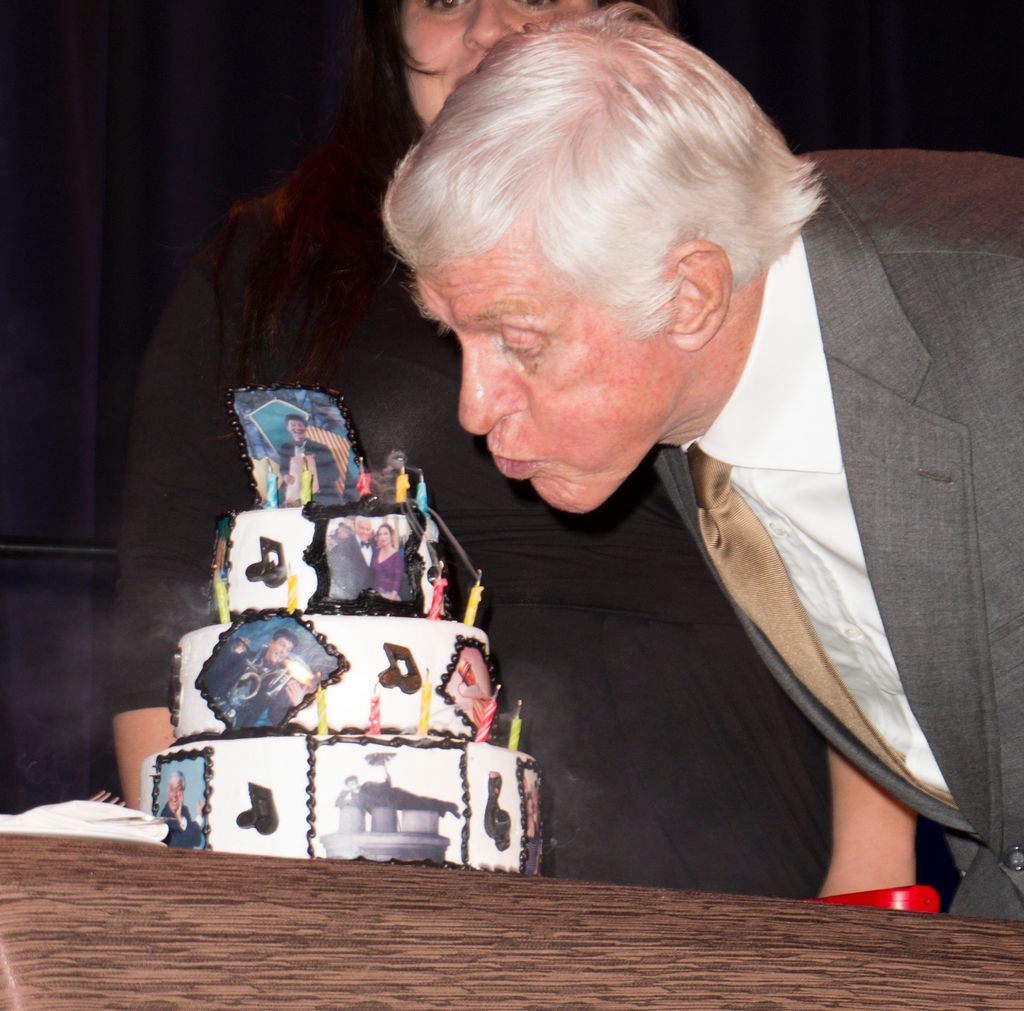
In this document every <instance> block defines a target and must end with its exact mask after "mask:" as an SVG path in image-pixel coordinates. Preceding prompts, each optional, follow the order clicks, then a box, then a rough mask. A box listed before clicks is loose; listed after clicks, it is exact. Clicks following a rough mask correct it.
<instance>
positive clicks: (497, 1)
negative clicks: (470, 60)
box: [465, 0, 530, 54]
mask: <svg viewBox="0 0 1024 1011" xmlns="http://www.w3.org/2000/svg"><path fill="white" fill-rule="evenodd" d="M529 20H530V18H529V16H528V15H526V14H523V13H520V12H518V11H516V10H515V8H514V7H513V5H512V4H510V3H509V2H508V0H479V2H478V3H477V6H476V10H475V11H474V12H473V15H472V17H471V18H470V19H469V23H468V24H467V25H466V33H465V40H466V45H467V46H471V47H473V48H475V49H479V50H480V52H481V54H484V53H486V52H488V51H489V50H490V48H491V46H493V45H494V44H495V43H496V42H497V41H498V40H499V39H503V38H504V37H505V36H506V35H510V34H511V33H512V32H518V31H522V28H523V25H524V24H526V22H527V21H529Z"/></svg>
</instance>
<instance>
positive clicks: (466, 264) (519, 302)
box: [418, 234, 685, 512]
mask: <svg viewBox="0 0 1024 1011" xmlns="http://www.w3.org/2000/svg"><path fill="white" fill-rule="evenodd" d="M550 273H551V272H550V270H549V269H548V268H547V267H546V265H545V264H544V262H543V259H542V257H541V256H540V255H539V254H538V253H537V252H536V251H535V250H534V249H533V248H532V246H531V244H529V243H527V242H525V241H523V240H520V239H518V238H517V237H515V235H514V234H513V235H511V236H509V237H507V238H506V239H505V240H504V241H503V242H502V243H500V244H499V245H498V246H497V247H496V248H495V249H493V250H491V251H490V252H489V253H487V254H486V255H484V256H481V257H478V258H475V259H470V260H465V261H462V262H460V263H457V264H456V265H455V266H454V267H452V268H451V269H450V270H447V271H443V272H440V273H439V275H438V276H429V277H421V278H420V279H419V280H418V287H419V292H420V296H421V299H422V301H423V302H424V304H425V306H426V308H427V309H428V310H429V311H430V313H431V314H432V315H434V316H435V317H436V318H437V319H439V320H440V321H441V322H442V323H444V324H446V325H447V326H449V327H450V328H451V329H452V330H453V331H454V332H455V334H456V335H457V336H458V339H459V342H460V344H461V345H462V390H461V395H460V399H459V420H460V422H461V423H462V426H463V428H465V429H467V430H468V431H470V432H472V433H474V434H476V435H486V436H487V445H488V448H489V449H490V451H491V454H492V455H493V457H494V462H495V465H496V466H497V467H498V469H499V470H500V471H501V472H502V473H503V474H504V475H505V476H506V477H510V478H517V479H521V480H529V481H530V482H531V483H532V484H533V486H534V488H536V490H537V492H538V493H539V494H540V496H541V497H542V498H543V499H545V500H546V501H547V502H549V503H550V504H551V505H553V506H555V507H556V508H558V509H564V510H566V511H568V512H587V511H589V510H591V509H594V508H596V507H597V506H598V505H600V504H601V503H602V502H603V501H604V500H605V499H606V498H608V496H609V495H611V494H612V492H614V491H615V489H616V488H618V486H619V485H620V484H621V483H622V482H623V481H624V480H625V479H626V477H627V476H628V475H629V474H630V473H631V472H632V471H633V470H634V468H635V467H636V466H637V464H639V463H640V461H641V460H642V459H643V457H644V456H645V455H646V454H647V452H648V451H649V450H650V449H651V447H652V446H654V445H655V444H657V443H659V442H663V441H665V442H672V441H675V442H682V441H684V439H683V438H682V437H679V433H680V431H681V429H680V413H681V412H680V408H679V404H680V402H681V401H682V400H683V399H684V394H685V390H684V378H685V377H684V369H683V366H684V364H685V362H684V358H685V356H684V355H682V354H681V353H680V352H679V349H678V347H677V346H676V345H675V343H674V342H673V340H672V338H671V337H670V336H669V335H667V334H656V335H654V336H652V337H649V338H646V339H643V340H637V339H635V338H633V337H632V336H631V334H630V333H629V332H627V330H626V329H624V327H623V326H622V324H620V323H619V322H617V321H616V320H615V319H614V317H613V316H612V314H611V313H609V312H608V310H607V309H605V308H604V307H602V306H601V305H599V304H598V303H596V302H593V301H589V300H584V299H580V298H577V297H574V296H573V295H571V294H569V293H567V292H565V291H564V290H562V289H561V288H560V287H559V286H558V285H556V283H555V282H554V281H553V280H552V279H551V277H550ZM683 427H684V428H685V426H683Z"/></svg>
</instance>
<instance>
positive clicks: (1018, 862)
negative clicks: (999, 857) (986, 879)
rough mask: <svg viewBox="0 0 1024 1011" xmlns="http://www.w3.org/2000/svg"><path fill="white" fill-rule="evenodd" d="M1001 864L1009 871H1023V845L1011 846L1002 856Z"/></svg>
mask: <svg viewBox="0 0 1024 1011" xmlns="http://www.w3.org/2000/svg"><path fill="white" fill-rule="evenodd" d="M1003 866H1005V867H1006V868H1008V869H1009V870H1011V871H1017V872H1018V873H1019V872H1020V871H1024V846H1011V847H1010V848H1009V849H1008V850H1007V851H1006V853H1005V854H1004V856H1003Z"/></svg>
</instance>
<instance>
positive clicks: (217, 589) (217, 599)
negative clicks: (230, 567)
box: [213, 576, 231, 625]
mask: <svg viewBox="0 0 1024 1011" xmlns="http://www.w3.org/2000/svg"><path fill="white" fill-rule="evenodd" d="M213 600H214V603H215V604H216V605H217V617H218V618H219V619H220V621H221V622H222V623H223V624H225V625H226V624H227V623H228V622H229V621H231V609H230V608H229V607H228V588H227V586H225V585H224V580H223V579H221V578H220V576H214V577H213Z"/></svg>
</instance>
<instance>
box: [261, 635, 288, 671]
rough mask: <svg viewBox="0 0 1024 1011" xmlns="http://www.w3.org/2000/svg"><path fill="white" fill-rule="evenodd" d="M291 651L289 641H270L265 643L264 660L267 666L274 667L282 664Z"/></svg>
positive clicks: (280, 639) (283, 639) (281, 639)
mask: <svg viewBox="0 0 1024 1011" xmlns="http://www.w3.org/2000/svg"><path fill="white" fill-rule="evenodd" d="M291 651H292V644H291V641H290V640H288V639H285V638H283V637H282V638H278V639H271V640H270V642H268V643H267V649H266V653H265V654H264V659H265V660H266V662H267V664H268V666H271V667H276V666H277V665H278V664H282V663H284V662H285V660H287V659H288V654H289V653H291Z"/></svg>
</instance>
